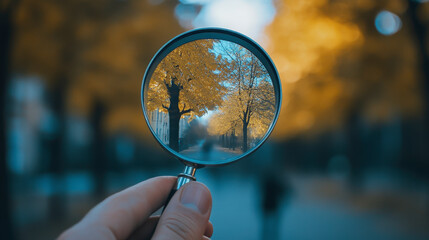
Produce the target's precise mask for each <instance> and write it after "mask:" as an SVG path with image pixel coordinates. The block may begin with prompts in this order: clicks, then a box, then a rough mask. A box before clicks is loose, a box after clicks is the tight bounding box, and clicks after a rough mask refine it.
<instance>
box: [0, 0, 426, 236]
mask: <svg viewBox="0 0 429 240" xmlns="http://www.w3.org/2000/svg"><path fill="white" fill-rule="evenodd" d="M0 8H1V15H0V25H1V27H0V31H1V33H0V36H1V37H0V48H1V51H0V53H1V54H0V56H1V59H0V68H1V70H0V74H1V76H0V84H1V85H0V90H1V91H2V93H1V95H0V96H1V97H0V99H1V100H0V110H1V111H0V112H1V115H0V126H1V128H0V129H1V130H0V137H1V139H0V154H1V157H0V161H1V166H0V171H1V172H0V185H1V186H0V187H1V189H0V209H1V211H0V213H1V214H0V234H1V238H2V239H10V240H15V239H53V238H55V237H56V236H58V235H59V234H60V233H61V232H62V231H63V230H64V229H66V228H67V227H69V226H71V225H72V224H74V223H76V222H77V221H79V219H81V218H82V217H83V216H84V214H85V213H86V212H87V211H88V210H89V209H90V208H92V207H93V206H94V205H95V204H96V203H98V202H99V201H101V200H102V199H104V198H105V197H106V196H108V195H110V194H112V193H115V192H117V191H120V190H121V189H124V188H126V187H129V186H131V185H133V184H136V183H138V182H140V181H142V180H145V179H147V178H150V177H154V176H159V175H177V174H178V173H179V172H180V171H181V170H182V169H183V165H182V164H181V163H180V162H179V161H177V160H176V159H174V158H173V157H171V156H169V155H168V154H167V153H165V152H164V151H163V150H162V149H161V148H160V147H159V146H158V143H156V142H155V140H154V139H153V137H152V135H151V134H150V132H149V130H148V128H147V126H146V123H145V121H144V118H143V114H142V111H141V105H140V86H141V80H142V77H143V74H144V71H145V69H146V66H147V65H148V63H149V61H150V59H151V58H152V56H153V55H154V54H155V53H156V51H157V50H158V49H159V48H160V47H161V46H162V45H163V44H164V43H166V42H167V41H168V40H169V39H171V38H172V37H174V36H175V35H177V34H179V33H182V32H184V31H186V30H189V29H194V28H198V27H205V26H216V27H226V28H230V29H233V30H236V31H239V32H241V33H244V34H246V35H248V36H250V37H252V38H253V39H255V40H256V41H257V42H258V43H259V44H261V45H262V46H263V47H264V48H265V49H266V50H267V52H268V53H269V54H270V56H271V57H272V59H273V61H274V63H275V64H276V66H277V68H278V71H279V73H280V77H281V80H282V87H283V103H282V109H281V115H280V118H279V121H278V124H277V126H276V127H275V130H274V132H273V134H272V135H271V137H270V139H269V141H268V142H267V143H266V144H265V145H264V146H263V147H262V148H260V149H259V150H258V151H257V152H255V153H254V154H253V155H251V156H250V157H248V158H247V159H243V160H241V161H239V162H236V163H233V164H231V165H227V166H224V167H220V168H207V169H202V170H199V171H198V173H197V179H198V180H199V181H201V182H203V183H205V184H206V185H207V186H208V187H209V188H210V189H211V191H212V195H213V213H212V217H211V221H212V222H213V225H214V236H213V239H429V150H428V148H429V49H428V48H429V35H428V33H429V1H427V0H379V1H373V0H355V1H344V0H307V1H292V0H272V1H271V0H247V1H245V0H213V1H209V0H181V1H178V0H92V1H83V0H73V1H72V0H63V1H56V0H2V1H1V3H0Z"/></svg>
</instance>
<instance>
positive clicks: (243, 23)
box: [176, 0, 276, 45]
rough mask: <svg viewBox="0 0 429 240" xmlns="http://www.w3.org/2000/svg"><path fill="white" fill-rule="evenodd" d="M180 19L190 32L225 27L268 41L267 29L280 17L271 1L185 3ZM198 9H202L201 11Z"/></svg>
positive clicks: (203, 0)
mask: <svg viewBox="0 0 429 240" xmlns="http://www.w3.org/2000/svg"><path fill="white" fill-rule="evenodd" d="M180 2H181V4H179V5H178V6H177V7H176V17H177V18H178V19H179V22H180V23H181V25H182V26H184V27H185V28H188V29H193V28H201V27H222V28H228V29H231V30H235V31H237V32H240V33H243V34H245V35H247V36H249V37H251V38H252V39H254V40H255V41H257V42H258V43H260V44H262V45H263V43H264V42H265V38H266V37H265V35H264V28H265V27H266V26H267V25H268V24H270V23H271V22H272V21H273V19H274V16H275V14H276V10H275V7H274V5H273V2H272V1H271V0H212V1H209V0H181V1H180ZM196 6H201V9H199V8H198V7H196Z"/></svg>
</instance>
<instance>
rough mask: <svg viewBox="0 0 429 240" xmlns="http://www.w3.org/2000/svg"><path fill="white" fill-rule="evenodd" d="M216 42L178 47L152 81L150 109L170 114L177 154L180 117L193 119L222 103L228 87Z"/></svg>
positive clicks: (170, 135) (194, 43)
mask: <svg viewBox="0 0 429 240" xmlns="http://www.w3.org/2000/svg"><path fill="white" fill-rule="evenodd" d="M214 42H215V41H214V40H211V39H208V40H197V41H193V42H190V43H187V44H184V45H182V46H180V47H178V48H176V49H175V50H173V51H172V52H171V53H169V54H168V55H167V56H166V57H165V58H164V59H163V60H162V61H161V62H160V63H159V65H158V66H157V68H156V70H155V72H154V73H153V75H152V78H151V79H150V83H149V89H148V90H147V93H146V97H147V100H146V104H147V108H148V110H149V111H154V110H157V109H158V110H160V111H163V112H165V113H168V116H169V146H170V147H171V148H172V149H174V150H176V151H179V121H180V118H181V117H183V116H185V115H190V116H191V118H190V120H192V119H193V118H194V117H196V116H202V115H204V114H206V113H207V112H208V111H209V110H213V109H215V108H216V107H217V106H220V105H221V103H222V96H223V94H224V92H225V87H224V86H223V85H222V75H221V74H220V71H219V67H220V65H219V63H220V62H219V61H220V57H219V56H216V54H215V53H214V51H213V46H214Z"/></svg>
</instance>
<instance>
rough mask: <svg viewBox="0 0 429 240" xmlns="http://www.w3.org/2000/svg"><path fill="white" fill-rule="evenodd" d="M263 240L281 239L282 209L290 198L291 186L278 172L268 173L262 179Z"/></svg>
mask: <svg viewBox="0 0 429 240" xmlns="http://www.w3.org/2000/svg"><path fill="white" fill-rule="evenodd" d="M261 188H262V189H261V191H262V199H261V200H262V201H261V203H262V215H263V217H262V240H266V239H270V240H277V239H279V224H280V220H281V211H280V210H281V207H282V205H283V204H284V203H285V202H286V201H287V200H288V199H289V198H290V195H291V192H292V191H291V186H290V184H289V181H288V179H287V178H285V177H283V176H282V173H281V172H279V171H278V170H273V171H268V172H267V173H265V174H264V175H263V177H262V181H261Z"/></svg>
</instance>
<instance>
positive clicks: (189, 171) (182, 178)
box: [162, 166, 197, 212]
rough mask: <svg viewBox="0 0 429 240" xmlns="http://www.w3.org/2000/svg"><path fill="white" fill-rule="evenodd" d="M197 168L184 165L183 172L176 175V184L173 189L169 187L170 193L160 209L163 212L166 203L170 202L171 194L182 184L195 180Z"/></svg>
mask: <svg viewBox="0 0 429 240" xmlns="http://www.w3.org/2000/svg"><path fill="white" fill-rule="evenodd" d="M196 170H197V169H196V168H195V167H192V166H186V167H185V170H183V173H181V174H179V175H178V176H177V181H176V184H175V185H174V187H173V189H171V191H170V194H169V195H168V198H167V201H166V202H165V205H164V208H163V209H162V212H164V210H165V208H166V207H167V205H168V203H169V202H170V200H171V198H172V197H173V195H174V194H175V193H176V192H177V190H179V188H181V187H182V186H183V185H185V184H186V183H188V182H191V181H195V180H196V178H195V171H196Z"/></svg>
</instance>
